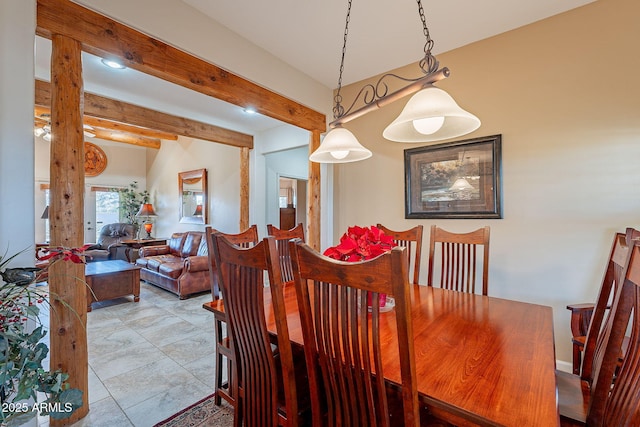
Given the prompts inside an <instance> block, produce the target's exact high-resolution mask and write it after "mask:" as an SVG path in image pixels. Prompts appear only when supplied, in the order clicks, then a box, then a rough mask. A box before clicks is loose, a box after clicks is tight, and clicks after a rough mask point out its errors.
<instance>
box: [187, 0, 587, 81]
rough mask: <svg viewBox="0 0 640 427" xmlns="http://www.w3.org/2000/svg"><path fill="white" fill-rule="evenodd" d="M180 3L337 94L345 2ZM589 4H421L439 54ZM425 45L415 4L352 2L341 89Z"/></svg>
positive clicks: (495, 0) (416, 54)
mask: <svg viewBox="0 0 640 427" xmlns="http://www.w3.org/2000/svg"><path fill="white" fill-rule="evenodd" d="M182 1H183V2H184V3H186V4H188V5H191V6H193V7H194V8H196V9H198V10H200V11H201V12H203V13H204V14H206V15H208V16H209V17H211V19H213V20H215V21H217V22H218V23H220V24H222V25H224V26H225V27H227V28H229V29H230V30H232V31H234V32H235V33H237V34H239V35H241V36H242V37H244V38H246V39H247V40H249V41H251V42H252V43H253V44H255V45H258V46H260V47H261V48H263V49H264V50H266V51H268V52H270V53H271V54H273V55H274V56H276V57H278V58H280V59H281V60H282V61H284V62H286V63H288V64H290V65H291V66H293V67H294V68H297V69H298V70H300V71H302V72H304V73H305V74H307V75H309V76H311V77H313V78H314V79H315V80H317V81H319V82H321V83H323V84H324V85H325V86H327V87H329V88H336V87H337V82H338V71H339V67H340V57H341V53H342V43H343V34H344V26H345V18H346V14H347V0H315V1H313V0H270V1H264V0H243V1H230V0H182ZM592 1H594V0H482V1H479V0H440V1H428V0H424V1H423V2H422V5H423V8H424V12H425V16H426V21H427V27H428V28H429V32H430V34H431V38H432V39H433V41H434V43H435V45H434V49H433V53H434V54H438V53H440V52H446V51H449V50H452V49H455V48H458V47H461V46H464V45H467V44H469V43H473V42H475V41H478V40H482V39H485V38H488V37H491V36H494V35H496V34H500V33H503V32H505V31H509V30H513V29H515V28H518V27H521V26H524V25H527V24H530V23H532V22H535V21H539V20H541V19H544V18H547V17H549V16H552V15H556V14H558V13H561V12H565V11H567V10H569V9H573V8H575V7H579V6H582V5H585V4H587V3H591V2H592ZM424 43H425V37H424V35H423V31H422V22H421V21H420V18H419V15H418V6H417V2H416V1H415V0H354V1H353V5H352V7H351V19H350V22H349V36H348V40H347V53H346V55H345V65H344V74H343V84H349V83H353V82H355V81H359V80H362V79H365V78H368V77H371V76H375V75H378V74H381V73H383V72H386V71H389V70H392V69H394V68H398V67H401V66H404V65H407V64H411V63H414V62H417V61H419V60H420V59H421V58H422V57H423V55H424ZM411 77H415V76H411Z"/></svg>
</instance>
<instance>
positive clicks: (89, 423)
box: [38, 282, 215, 427]
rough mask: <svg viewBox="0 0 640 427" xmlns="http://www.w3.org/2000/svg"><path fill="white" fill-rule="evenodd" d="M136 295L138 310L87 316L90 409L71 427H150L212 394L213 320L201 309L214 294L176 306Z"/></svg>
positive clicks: (151, 292)
mask: <svg viewBox="0 0 640 427" xmlns="http://www.w3.org/2000/svg"><path fill="white" fill-rule="evenodd" d="M140 288H141V292H140V301H139V302H138V303H134V302H133V297H128V298H120V299H116V300H111V301H106V302H101V303H96V304H93V310H92V311H91V312H90V313H88V314H87V318H88V320H87V339H88V345H89V408H90V409H89V414H88V415H87V416H86V417H85V418H83V419H82V420H80V421H78V422H77V423H75V424H73V427H101V426H105V427H127V426H135V427H147V426H153V425H154V424H156V423H157V422H159V421H162V420H164V419H165V418H167V417H169V416H171V415H173V414H174V413H176V412H178V411H179V410H181V409H183V408H185V407H187V406H189V405H191V404H192V403H195V402H197V401H198V400H200V399H202V398H203V397H205V396H208V395H209V394H211V393H213V381H214V375H215V373H214V368H215V336H214V330H213V316H212V314H211V313H210V312H208V311H205V310H204V309H203V308H202V303H204V302H206V301H209V300H210V299H211V295H210V294H203V295H200V296H195V297H192V298H190V299H186V300H182V301H181V300H179V299H178V297H176V296H175V295H174V294H172V293H169V292H167V291H164V290H162V289H159V288H156V287H154V286H151V285H148V284H146V283H145V282H141V286H140ZM47 336H48V335H47ZM38 425H40V426H45V427H48V418H45V417H41V418H40V419H39V424H38Z"/></svg>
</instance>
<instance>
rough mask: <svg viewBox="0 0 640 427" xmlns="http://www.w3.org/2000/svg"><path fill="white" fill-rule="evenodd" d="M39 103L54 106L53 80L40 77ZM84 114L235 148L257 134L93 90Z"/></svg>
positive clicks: (250, 145)
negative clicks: (167, 112)
mask: <svg viewBox="0 0 640 427" xmlns="http://www.w3.org/2000/svg"><path fill="white" fill-rule="evenodd" d="M35 104H36V106H40V107H50V105H51V85H50V83H49V82H45V81H42V80H36V82H35ZM84 115H85V117H92V118H96V119H103V120H109V121H113V122H118V123H126V124H129V125H133V126H139V127H143V128H148V129H155V130H158V131H161V132H166V133H169V134H174V135H183V136H187V137H190V138H196V139H202V140H205V141H211V142H218V143H221V144H226V145H231V146H234V147H246V148H253V136H251V135H247V134H245V133H241V132H235V131H232V130H229V129H224V128H221V127H218V126H214V125H210V124H208V123H202V122H198V121H196V120H191V119H187V118H184V117H178V116H174V115H171V114H166V113H161V112H159V111H155V110H151V109H149V108H145V107H139V106H137V105H133V104H129V103H126V102H122V101H117V100H115V99H110V98H105V97H103V96H100V95H95V94H92V93H89V92H85V93H84ZM121 142H124V141H121Z"/></svg>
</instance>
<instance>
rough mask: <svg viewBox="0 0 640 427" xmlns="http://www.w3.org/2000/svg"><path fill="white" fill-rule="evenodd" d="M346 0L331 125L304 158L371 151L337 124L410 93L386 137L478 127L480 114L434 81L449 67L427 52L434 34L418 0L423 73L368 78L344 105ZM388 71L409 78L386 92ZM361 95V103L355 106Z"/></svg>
mask: <svg viewBox="0 0 640 427" xmlns="http://www.w3.org/2000/svg"><path fill="white" fill-rule="evenodd" d="M351 1H352V0H348V9H347V18H346V23H345V30H344V40H343V45H342V60H341V62H340V74H339V78H338V89H337V91H336V95H335V97H334V107H333V118H334V120H333V121H332V122H331V123H329V127H330V128H331V130H330V131H329V132H328V133H327V135H326V136H325V138H324V140H323V141H322V144H320V147H318V149H317V150H316V151H314V152H313V153H312V154H311V156H309V160H311V161H312V162H318V163H346V162H355V161H358V160H364V159H367V158H369V157H371V151H369V150H368V149H367V148H365V147H363V146H362V145H361V144H360V143H359V142H358V140H357V138H356V137H355V135H353V133H351V132H350V131H349V130H347V129H345V128H343V127H342V125H343V124H345V123H347V122H349V121H351V120H353V119H355V118H358V117H360V116H363V115H365V114H367V113H369V112H371V111H374V110H377V109H378V108H381V107H384V106H385V105H387V104H390V103H392V102H395V101H397V100H398V99H400V98H403V97H405V96H407V95H411V94H414V93H415V95H414V96H413V97H412V98H411V99H410V100H409V102H407V105H406V106H405V108H404V109H403V111H402V113H401V114H400V116H398V118H397V119H395V120H394V121H393V122H392V123H391V124H390V125H389V126H387V128H386V129H385V130H384V132H383V134H382V135H383V136H384V137H385V138H386V139H388V140H391V141H396V142H433V141H439V140H443V139H448V138H455V137H458V136H461V135H465V134H468V133H470V132H473V131H474V130H476V129H477V128H478V127H480V120H479V119H478V118H477V117H476V116H474V115H473V114H471V113H469V112H467V111H465V110H463V109H462V108H460V106H458V104H457V103H456V102H455V101H454V100H453V98H452V97H451V96H450V95H449V94H448V93H447V92H445V91H444V90H442V89H439V88H437V87H435V86H433V84H434V83H435V82H437V81H439V80H442V79H445V78H447V77H449V74H450V72H449V69H448V68H446V67H444V68H441V69H440V68H439V63H438V61H437V60H436V58H435V56H433V54H432V53H431V50H432V49H433V40H432V39H431V36H430V34H429V29H428V28H427V22H426V19H425V16H424V9H423V7H422V1H421V0H417V3H418V14H419V16H420V20H421V21H422V30H423V33H424V36H425V38H426V42H425V45H424V58H423V59H421V60H420V62H419V66H420V69H421V71H422V73H423V74H424V75H423V76H422V77H418V78H416V79H408V78H404V77H400V76H397V75H395V74H392V73H387V74H384V75H383V76H382V77H380V79H379V80H378V81H377V82H376V84H375V85H374V84H367V85H365V86H364V87H363V88H361V89H360V91H359V92H358V95H357V96H356V99H355V100H354V101H353V103H352V104H351V106H350V107H349V108H348V109H347V110H346V111H345V109H344V107H343V106H342V96H341V94H340V90H341V89H342V72H343V69H344V56H345V52H346V46H347V34H348V32H349V20H350V17H351ZM387 77H394V78H397V79H400V80H403V81H406V82H410V83H409V84H408V85H407V86H405V87H403V88H402V89H399V90H396V91H395V92H392V93H388V88H389V87H388V85H387V83H386V82H385V81H384V80H385V79H386V78H387ZM416 92H417V93H416ZM360 99H362V104H364V105H363V106H361V107H359V108H357V109H355V110H354V107H355V105H356V103H357V102H358V101H359V100H360Z"/></svg>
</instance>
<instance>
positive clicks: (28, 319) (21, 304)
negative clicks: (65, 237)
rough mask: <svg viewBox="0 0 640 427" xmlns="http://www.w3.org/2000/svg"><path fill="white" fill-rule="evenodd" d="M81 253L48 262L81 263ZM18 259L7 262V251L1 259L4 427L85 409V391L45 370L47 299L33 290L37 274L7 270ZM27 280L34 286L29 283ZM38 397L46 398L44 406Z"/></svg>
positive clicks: (63, 252) (61, 253)
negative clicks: (43, 315)
mask: <svg viewBox="0 0 640 427" xmlns="http://www.w3.org/2000/svg"><path fill="white" fill-rule="evenodd" d="M81 251H82V249H63V248H55V249H53V250H51V251H50V252H49V255H47V256H48V257H49V258H51V262H59V261H65V260H68V261H71V262H78V261H80V262H82V261H83V260H82V258H80V257H79V253H80V252H81ZM20 253H21V252H19V253H17V254H14V255H12V256H9V257H7V253H6V251H5V253H4V254H3V255H0V270H1V271H2V273H1V274H2V277H3V279H4V281H5V283H3V284H2V285H0V402H1V404H2V415H1V416H0V425H2V427H4V426H7V427H13V426H19V425H21V424H24V423H25V422H27V421H28V420H29V419H31V418H33V417H35V416H36V415H37V414H38V413H40V414H41V415H49V416H50V417H51V418H55V419H62V418H68V417H70V416H71V414H73V412H75V411H76V410H77V409H78V408H79V407H80V406H82V391H81V390H78V389H74V388H70V386H69V384H68V383H67V379H68V378H69V375H68V374H66V373H64V372H62V371H61V370H55V371H48V370H45V369H44V367H43V361H44V359H45V358H46V357H47V354H48V353H49V348H48V347H47V345H46V344H45V343H43V342H42V339H43V338H44V337H45V335H46V330H45V325H43V324H42V322H41V321H40V307H39V306H41V305H47V304H49V300H48V295H47V294H46V293H45V292H43V291H41V290H38V289H37V288H36V287H33V286H29V285H30V284H32V283H33V282H34V281H35V271H34V269H28V268H27V269H8V268H6V267H7V265H8V264H9V262H11V260H13V259H14V258H15V257H16V256H17V255H19V254H20ZM30 275H31V276H30ZM29 276H30V277H31V280H25V277H29ZM11 280H13V282H12V281H11ZM25 282H28V283H25ZM39 393H43V394H44V396H45V399H44V400H43V399H42V397H40V396H41V395H39Z"/></svg>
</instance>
